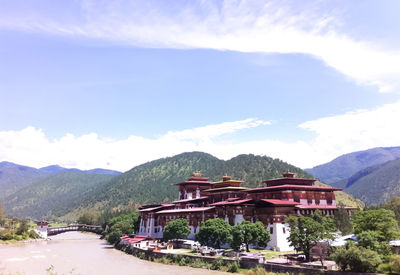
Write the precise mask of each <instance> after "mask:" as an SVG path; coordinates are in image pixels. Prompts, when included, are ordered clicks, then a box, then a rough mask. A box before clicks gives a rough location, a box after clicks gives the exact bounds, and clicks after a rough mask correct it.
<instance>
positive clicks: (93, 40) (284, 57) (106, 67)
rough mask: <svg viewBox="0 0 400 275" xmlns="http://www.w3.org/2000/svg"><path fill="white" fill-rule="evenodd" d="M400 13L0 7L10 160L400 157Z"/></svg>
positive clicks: (196, 5)
mask: <svg viewBox="0 0 400 275" xmlns="http://www.w3.org/2000/svg"><path fill="white" fill-rule="evenodd" d="M399 10H400V1H397V0H393V1H390V0H381V1H378V0H374V1H369V0H354V1H347V0H327V1H319V0H318V1H311V0H310V1H309V0H307V1H300V0H293V1H285V0H283V1H234V0H228V1H215V0H210V1H206V0H202V1H194V0H193V1H162V0H160V1H148V0H143V1H133V0H132V1H123V0H121V1H119V0H115V1H111V0H104V1H101V0H96V1H95V0H93V1H91V0H71V1H52V0H32V1H28V0H0V112H1V115H0V161H11V162H16V163H19V164H24V165H29V166H33V167H43V166H46V165H50V164H59V165H62V166H65V167H78V168H81V169H90V168H95V167H96V168H97V167H101V168H109V169H116V170H120V171H126V170H128V169H130V168H132V167H133V166H135V165H138V164H141V163H144V162H147V161H150V160H154V159H157V158H160V157H166V156H172V155H175V154H178V153H181V152H186V151H204V152H208V153H211V154H213V155H215V156H217V157H219V158H223V159H229V158H231V157H234V156H236V155H238V154H242V153H253V154H259V155H267V156H271V157H274V158H280V159H282V160H284V161H287V162H289V163H291V164H294V165H297V166H299V167H301V168H308V167H312V166H315V165H318V164H321V163H324V162H328V161H330V160H332V159H333V158H335V157H337V156H339V155H341V154H344V153H349V152H353V151H358V150H364V149H368V148H372V147H381V146H400V127H399V124H400V18H399V17H398V11H399Z"/></svg>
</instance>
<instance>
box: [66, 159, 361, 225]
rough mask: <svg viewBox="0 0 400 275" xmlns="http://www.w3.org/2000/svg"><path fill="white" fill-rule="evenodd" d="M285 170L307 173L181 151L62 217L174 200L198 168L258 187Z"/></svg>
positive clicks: (117, 181) (267, 162)
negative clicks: (184, 183) (185, 181)
mask: <svg viewBox="0 0 400 275" xmlns="http://www.w3.org/2000/svg"><path fill="white" fill-rule="evenodd" d="M288 170H289V171H292V172H295V173H297V174H298V176H299V177H307V178H310V177H311V176H310V175H308V174H307V173H305V172H304V171H303V170H301V169H300V168H297V167H295V166H293V165H290V164H287V163H285V162H283V161H281V160H278V159H272V158H269V157H265V156H255V155H239V156H237V157H234V158H232V159H230V160H228V161H223V160H220V159H217V158H216V157H214V156H212V155H209V154H206V153H201V152H191V153H183V154H180V155H177V156H174V157H170V158H164V159H159V160H156V161H152V162H149V163H146V164H143V165H140V166H137V167H135V168H133V169H131V170H130V171H128V172H126V173H124V174H122V175H120V176H117V177H115V178H114V179H112V180H111V181H110V182H109V183H107V184H106V185H104V186H102V187H101V188H99V189H97V190H95V191H94V192H92V193H88V194H87V195H86V196H84V197H83V198H82V200H81V202H80V205H81V208H79V209H76V210H75V211H74V212H72V213H69V214H68V215H66V216H65V218H68V219H74V218H76V217H77V216H78V214H79V212H81V211H83V210H84V209H101V208H104V207H107V208H110V207H123V206H126V205H135V204H146V203H158V202H164V203H165V202H171V201H174V200H176V199H177V194H178V188H177V186H174V185H173V184H174V183H178V182H181V181H184V180H186V178H188V177H189V176H190V175H191V174H192V173H193V172H195V171H200V172H202V173H203V174H204V175H205V176H207V177H209V178H210V180H214V181H215V180H220V179H221V177H222V176H224V175H231V176H233V178H235V179H241V180H244V181H245V182H244V184H243V186H246V187H258V186H263V183H262V181H263V180H266V179H271V178H275V177H280V176H281V175H282V173H283V172H285V171H288ZM338 197H339V198H338V200H339V201H340V200H341V201H343V202H344V203H346V204H347V205H352V206H360V205H362V203H361V202H359V201H357V200H355V199H354V198H352V197H351V196H349V195H347V194H344V193H343V192H341V193H340V194H339V195H338Z"/></svg>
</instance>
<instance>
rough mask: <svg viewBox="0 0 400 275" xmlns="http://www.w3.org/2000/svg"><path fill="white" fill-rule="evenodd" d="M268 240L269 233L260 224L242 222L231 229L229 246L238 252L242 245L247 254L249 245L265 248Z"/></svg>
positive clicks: (269, 237) (269, 238)
mask: <svg viewBox="0 0 400 275" xmlns="http://www.w3.org/2000/svg"><path fill="white" fill-rule="evenodd" d="M270 240H271V236H270V235H269V231H268V230H266V229H265V227H264V224H263V223H262V222H256V223H252V222H249V221H242V222H241V223H238V224H237V225H235V226H234V227H233V228H232V241H231V246H232V248H233V249H236V250H239V249H240V246H241V245H242V244H244V245H245V246H246V251H247V252H248V251H250V250H249V245H250V244H253V245H256V246H260V247H265V246H266V245H267V244H268V242H269V241H270Z"/></svg>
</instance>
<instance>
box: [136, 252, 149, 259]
mask: <svg viewBox="0 0 400 275" xmlns="http://www.w3.org/2000/svg"><path fill="white" fill-rule="evenodd" d="M136 257H138V258H139V259H142V260H145V259H146V258H147V257H146V254H145V253H144V252H139V253H138V254H136Z"/></svg>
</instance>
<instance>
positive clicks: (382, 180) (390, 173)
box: [341, 159, 400, 205]
mask: <svg viewBox="0 0 400 275" xmlns="http://www.w3.org/2000/svg"><path fill="white" fill-rule="evenodd" d="M341 185H343V186H345V188H346V189H344V191H345V192H346V193H349V194H352V195H354V196H355V197H356V198H359V199H361V200H362V201H363V202H365V203H366V204H367V205H370V204H380V203H382V202H387V201H390V200H391V198H392V197H393V196H400V159H396V160H392V161H388V162H386V163H384V164H380V165H375V166H372V167H368V168H366V169H363V170H361V171H359V172H357V173H356V174H355V175H353V176H352V177H350V178H349V179H347V180H344V181H342V182H341Z"/></svg>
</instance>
